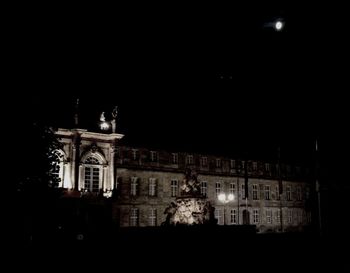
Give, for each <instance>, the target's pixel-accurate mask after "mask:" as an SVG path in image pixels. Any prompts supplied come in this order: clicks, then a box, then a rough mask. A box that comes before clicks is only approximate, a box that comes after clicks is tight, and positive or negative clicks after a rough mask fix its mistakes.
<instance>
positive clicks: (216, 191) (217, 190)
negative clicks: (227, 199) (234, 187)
mask: <svg viewBox="0 0 350 273" xmlns="http://www.w3.org/2000/svg"><path fill="white" fill-rule="evenodd" d="M215 193H216V196H218V195H219V194H220V193H221V183H220V182H216V183H215Z"/></svg>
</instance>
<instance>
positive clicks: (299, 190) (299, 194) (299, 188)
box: [297, 186, 302, 201]
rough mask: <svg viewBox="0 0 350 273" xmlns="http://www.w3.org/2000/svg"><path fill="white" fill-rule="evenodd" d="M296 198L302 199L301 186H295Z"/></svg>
mask: <svg viewBox="0 0 350 273" xmlns="http://www.w3.org/2000/svg"><path fill="white" fill-rule="evenodd" d="M297 200H298V201H301V200H302V194H301V187H300V186H298V187H297Z"/></svg>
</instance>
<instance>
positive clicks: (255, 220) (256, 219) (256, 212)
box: [253, 209, 259, 224]
mask: <svg viewBox="0 0 350 273" xmlns="http://www.w3.org/2000/svg"><path fill="white" fill-rule="evenodd" d="M253 223H254V224H258V223H259V210H257V209H255V210H253Z"/></svg>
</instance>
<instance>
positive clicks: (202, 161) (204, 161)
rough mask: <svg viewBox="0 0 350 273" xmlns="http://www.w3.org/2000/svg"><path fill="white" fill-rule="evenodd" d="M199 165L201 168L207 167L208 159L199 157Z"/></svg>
mask: <svg viewBox="0 0 350 273" xmlns="http://www.w3.org/2000/svg"><path fill="white" fill-rule="evenodd" d="M201 165H202V167H206V166H207V165H208V158H207V157H201Z"/></svg>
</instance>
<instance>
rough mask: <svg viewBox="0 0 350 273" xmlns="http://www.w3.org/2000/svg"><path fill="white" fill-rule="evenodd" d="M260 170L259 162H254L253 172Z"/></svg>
mask: <svg viewBox="0 0 350 273" xmlns="http://www.w3.org/2000/svg"><path fill="white" fill-rule="evenodd" d="M257 170H258V162H256V161H254V162H253V171H257Z"/></svg>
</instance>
